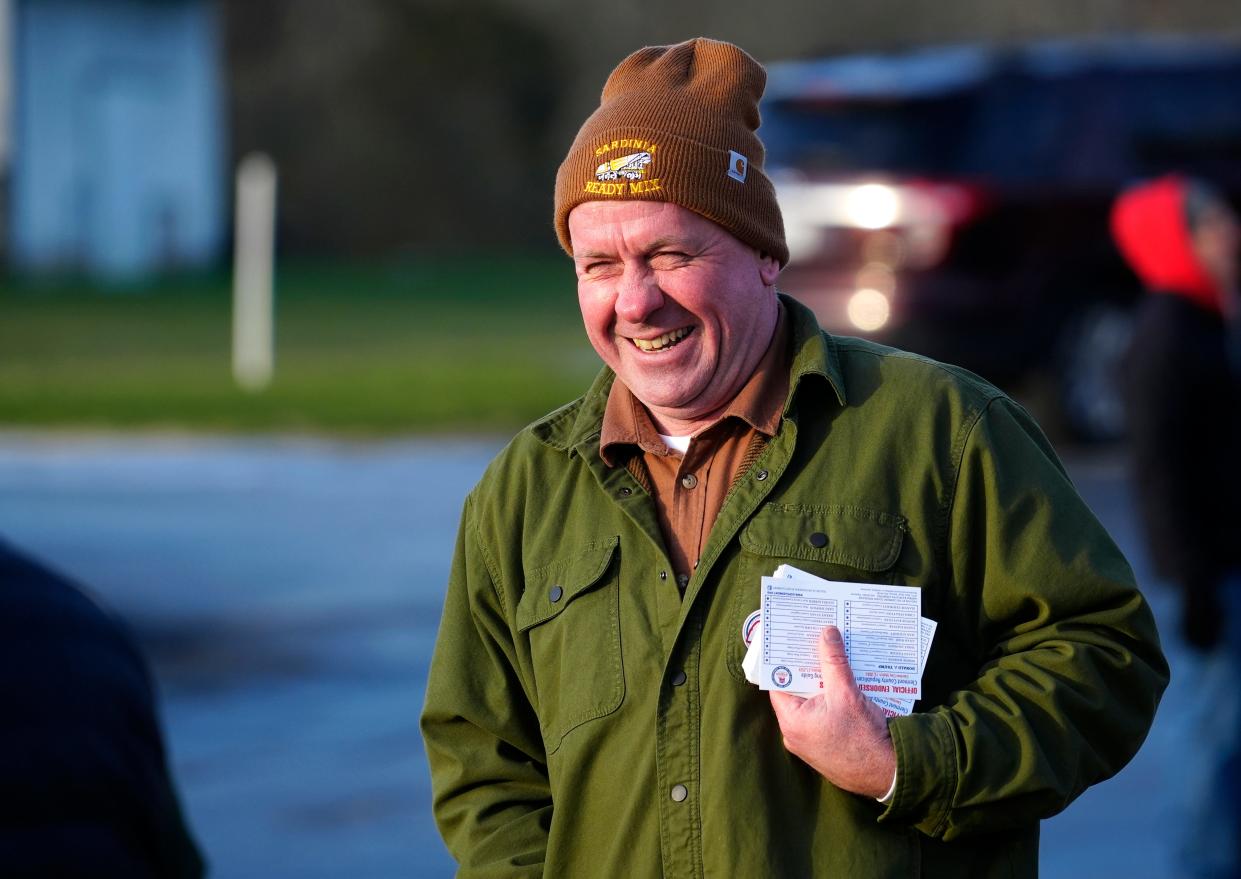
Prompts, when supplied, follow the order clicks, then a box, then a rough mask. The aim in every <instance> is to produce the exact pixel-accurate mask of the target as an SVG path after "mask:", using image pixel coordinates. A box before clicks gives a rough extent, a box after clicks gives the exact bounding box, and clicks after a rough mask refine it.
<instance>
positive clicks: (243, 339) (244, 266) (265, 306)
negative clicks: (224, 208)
mask: <svg viewBox="0 0 1241 879" xmlns="http://www.w3.org/2000/svg"><path fill="white" fill-rule="evenodd" d="M234 222H235V226H234V229H233V377H234V378H235V379H236V380H237V384H239V385H241V387H243V388H245V389H246V390H247V391H261V390H262V389H263V388H265V387H267V386H268V385H269V384H270V383H271V377H272V371H273V369H274V367H275V355H274V354H273V350H272V349H273V335H274V330H273V321H272V308H273V298H272V273H273V270H274V264H275V256H274V254H275V247H276V166H275V163H273V162H272V160H271V158H270V157H269V156H267V155H265V154H263V153H250V154H249V155H247V156H246V157H245V158H243V159H242V160H241V162H240V164H238V166H237V210H236V215H235V220H234Z"/></svg>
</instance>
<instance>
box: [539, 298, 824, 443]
mask: <svg viewBox="0 0 1241 879" xmlns="http://www.w3.org/2000/svg"><path fill="white" fill-rule="evenodd" d="M780 300H781V301H782V302H783V303H784V307H785V309H787V311H788V316H789V321H790V324H791V326H792V340H791V345H790V348H789V352H790V354H791V355H792V358H793V364H792V367H791V370H790V373H789V395H788V399H787V400H786V401H785V404H784V411H783V417H784V418H788V417H789V416H790V414H791V413H792V411H793V408H794V402H795V401H797V400H798V399H800V397H801V396H803V395H804V393H806V392H805V391H803V387H807V388H809V387H810V386H813V385H817V384H819V383H820V382H826V383H827V385H828V386H829V387H830V388H831V389H832V391H833V393H834V394H835V397H836V400H837V401H838V402H839V403H840V405H841V406H844V405H846V399H845V381H844V374H843V372H842V371H841V367H840V357H839V354H838V351H837V346H836V340H835V339H834V338H832V337H831V336H830V335H829V334H827V333H825V332H823V331H822V330H821V329H820V328H819V322H818V321H817V320H816V319H815V316H814V312H812V311H811V310H810V309H809V308H807V307H806V306H804V305H802V304H801V303H800V302H798V301H797V300H796V299H793V298H791V297H789V296H787V295H785V294H783V293H781V294H780ZM615 380H616V374H615V373H614V372H612V370H611V369H609V368H608V367H606V366H605V367H604V368H603V369H602V370H601V371H600V372H599V374H598V375H597V376H595V380H594V382H592V383H591V386H590V389H589V390H588V391H587V392H586V393H585V394H584V395H583V396H582V397H581V398H580V399H578V400H576V401H574V402H572V403H569V404H568V405H566V406H562V407H561V408H559V409H557V410H556V411H554V412H552V413H551V414H549V415H547V416H545V417H543V418H542V419H540V420H539V421H536V422H535V423H534V424H532V425H531V426H530V430H531V431H532V432H533V433H534V435H535V437H536V438H538V439H539V440H540V441H541V442H543V443H545V444H546V445H548V446H550V447H552V448H553V449H557V450H559V451H568V452H569V453H570V454H573V453H574V452H577V453H578V454H583V455H585V454H587V453H588V452H589V451H590V448H591V446H593V447H594V449H595V450H596V451H597V450H598V446H599V431H600V428H601V426H602V424H603V413H604V411H605V409H606V408H607V402H608V392H609V391H611V389H612V382H613V381H615Z"/></svg>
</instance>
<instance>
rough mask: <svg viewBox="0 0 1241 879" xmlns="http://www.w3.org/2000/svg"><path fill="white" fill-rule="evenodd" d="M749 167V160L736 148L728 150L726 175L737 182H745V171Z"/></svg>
mask: <svg viewBox="0 0 1241 879" xmlns="http://www.w3.org/2000/svg"><path fill="white" fill-rule="evenodd" d="M749 169H750V160H749V159H747V158H746V157H745V156H743V155H741V153H739V152H737V151H736V150H729V151H728V176H729V177H731V178H733V179H734V180H736V181H737V182H738V183H745V172H746V171H748V170H749Z"/></svg>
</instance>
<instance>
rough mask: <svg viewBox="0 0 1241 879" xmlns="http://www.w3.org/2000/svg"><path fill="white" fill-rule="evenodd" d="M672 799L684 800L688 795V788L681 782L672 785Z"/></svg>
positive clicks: (679, 801) (674, 800)
mask: <svg viewBox="0 0 1241 879" xmlns="http://www.w3.org/2000/svg"><path fill="white" fill-rule="evenodd" d="M671 796H672V801H673V802H675V803H683V802H685V798H686V797H688V796H689V788H687V787H686V786H685V785H683V784H674V785H673V786H672V792H671Z"/></svg>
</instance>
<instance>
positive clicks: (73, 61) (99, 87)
mask: <svg viewBox="0 0 1241 879" xmlns="http://www.w3.org/2000/svg"><path fill="white" fill-rule="evenodd" d="M5 5H6V6H7V7H8V10H7V11H8V14H9V28H8V29H9V32H10V41H9V46H10V52H11V61H10V65H9V69H10V70H11V72H12V80H11V91H12V105H13V109H12V115H11V126H10V131H9V135H10V137H9V140H10V143H11V160H10V165H9V168H10V189H9V221H8V249H9V256H10V260H11V263H12V264H13V265H14V266H15V267H16V268H18V269H21V270H28V271H29V270H33V271H40V270H48V269H55V270H70V271H80V272H83V273H85V274H87V275H91V276H95V277H101V278H106V279H112V280H124V279H130V278H135V277H140V276H142V275H145V274H149V273H151V272H153V271H157V270H166V269H181V268H192V267H196V266H201V265H204V264H206V263H208V262H210V261H212V260H214V259H215V258H217V257H218V256H219V255H220V251H221V247H222V244H223V241H224V236H225V230H226V225H225V223H226V211H227V187H226V183H225V177H224V174H225V170H224V146H225V137H224V131H223V121H222V120H223V114H222V103H223V98H222V95H221V85H220V80H221V70H220V49H219V36H218V30H217V25H216V10H215V4H213V3H210V2H208V0H11V2H9V3H6V4H5Z"/></svg>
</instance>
